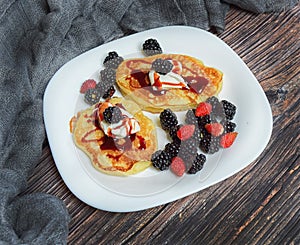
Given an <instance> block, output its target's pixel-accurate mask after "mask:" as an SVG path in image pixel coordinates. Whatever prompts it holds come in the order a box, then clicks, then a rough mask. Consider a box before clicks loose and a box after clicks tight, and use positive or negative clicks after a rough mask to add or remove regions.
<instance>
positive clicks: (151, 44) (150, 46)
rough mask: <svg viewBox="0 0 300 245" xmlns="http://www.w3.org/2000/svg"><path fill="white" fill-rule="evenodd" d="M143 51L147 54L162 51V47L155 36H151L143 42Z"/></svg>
mask: <svg viewBox="0 0 300 245" xmlns="http://www.w3.org/2000/svg"><path fill="white" fill-rule="evenodd" d="M143 51H144V53H145V54H146V55H147V56H150V55H155V54H161V53H162V49H161V47H160V45H159V43H158V41H157V40H156V39H153V38H149V39H147V40H146V41H145V42H144V43H143Z"/></svg>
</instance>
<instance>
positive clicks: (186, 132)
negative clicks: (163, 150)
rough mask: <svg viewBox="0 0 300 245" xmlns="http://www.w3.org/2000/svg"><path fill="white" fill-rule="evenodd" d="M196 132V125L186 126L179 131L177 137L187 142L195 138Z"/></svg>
mask: <svg viewBox="0 0 300 245" xmlns="http://www.w3.org/2000/svg"><path fill="white" fill-rule="evenodd" d="M194 132H195V125H194V124H186V125H183V126H182V127H181V128H180V129H178V130H177V137H178V138H179V139H180V140H187V139H189V138H191V137H192V136H193V134H194Z"/></svg>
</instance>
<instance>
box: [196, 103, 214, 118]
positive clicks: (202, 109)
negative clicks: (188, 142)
mask: <svg viewBox="0 0 300 245" xmlns="http://www.w3.org/2000/svg"><path fill="white" fill-rule="evenodd" d="M211 111H212V105H211V104H209V103H207V102H200V103H199V105H198V106H197V108H196V112H195V115H196V116H197V117H202V116H206V115H209V114H210V113H211Z"/></svg>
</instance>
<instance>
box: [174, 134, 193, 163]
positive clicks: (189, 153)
mask: <svg viewBox="0 0 300 245" xmlns="http://www.w3.org/2000/svg"><path fill="white" fill-rule="evenodd" d="M196 154H197V141H196V140H195V139H193V138H190V139H188V140H185V141H181V144H180V148H179V154H178V155H179V156H180V157H181V158H182V159H183V160H184V161H186V162H193V159H194V158H195V155H196Z"/></svg>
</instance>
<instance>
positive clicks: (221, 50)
mask: <svg viewBox="0 0 300 245" xmlns="http://www.w3.org/2000/svg"><path fill="white" fill-rule="evenodd" d="M148 38H155V39H157V40H158V42H159V43H160V45H161V47H162V48H163V52H164V53H179V54H186V55H190V56H193V57H196V58H198V59H200V60H202V61H203V62H204V64H205V65H207V66H212V67H215V68H217V69H219V70H221V71H222V72H223V73H224V80H223V89H222V91H221V93H220V95H219V98H220V99H226V100H228V101H231V102H233V103H234V104H235V105H236V106H237V108H238V109H237V114H236V116H235V119H234V122H235V123H236V124H237V130H236V131H238V133H239V135H238V137H237V139H236V142H235V143H234V144H233V146H232V147H231V148H229V149H226V150H222V151H220V152H219V153H217V154H215V155H210V156H208V160H207V162H206V163H205V165H204V168H203V170H201V171H200V172H199V173H197V174H196V175H185V176H184V177H181V178H179V177H176V176H174V175H173V174H170V171H164V172H160V171H156V170H154V169H152V168H150V169H148V170H146V171H145V172H143V173H140V174H138V175H136V176H129V177H116V176H108V175H105V174H102V173H100V172H99V171H96V170H95V169H94V168H93V167H92V165H91V163H90V162H89V159H88V158H87V157H86V156H85V155H84V154H83V153H82V152H81V151H80V150H79V149H77V148H76V147H75V145H74V143H73V140H72V135H71V133H70V129H69V121H70V119H71V118H72V116H74V115H75V114H76V112H78V111H79V110H80V109H84V108H86V107H88V105H87V104H85V103H84V102H83V98H82V95H80V94H79V88H80V86H81V84H82V82H83V81H84V80H86V79H88V78H95V79H97V74H99V71H100V69H103V66H102V61H103V60H104V57H105V56H106V55H107V53H108V52H110V51H113V50H114V51H117V52H118V54H119V55H120V56H122V57H124V58H130V57H142V54H141V46H142V43H143V42H144V41H145V40H146V39H148ZM117 95H120V93H118V92H117ZM146 114H147V115H148V116H150V117H153V118H155V117H157V116H158V115H157V114H156V115H150V114H151V113H146ZM178 116H179V117H180V116H181V114H180V113H178ZM44 120H45V127H46V131H47V136H48V140H49V144H50V148H51V151H52V154H53V158H54V161H55V163H56V165H57V168H58V171H59V173H60V175H61V176H62V178H63V180H64V182H65V183H66V185H67V186H68V188H69V189H70V190H71V192H72V193H73V194H74V195H76V196H77V197H78V198H79V199H80V200H82V201H83V202H85V203H87V204H88V205H91V206H93V207H95V208H98V209H102V210H107V211H113V212H130V211H138V210H143V209H146V208H151V207H155V206H158V205H161V204H165V203H168V202H171V201H174V200H177V199H180V198H182V197H185V196H187V195H190V194H192V193H195V192H198V191H200V190H202V189H204V188H206V187H208V186H211V185H213V184H215V183H217V182H219V181H222V180H224V179H226V178H228V177H229V176H231V175H233V174H235V173H237V172H238V171H240V170H241V169H243V168H244V167H246V166H247V165H248V164H250V163H251V162H252V161H254V160H255V159H256V158H257V157H258V156H259V155H260V154H261V152H262V151H263V150H264V148H265V147H266V145H267V143H268V141H269V139H270V137H271V132H272V124H273V121H272V112H271V108H270V105H269V103H268V100H267V98H266V96H265V94H264V91H263V90H262V88H261V86H260V85H259V83H258V81H257V80H256V78H255V77H254V75H253V74H252V73H251V71H250V70H249V68H248V67H247V66H246V64H245V63H244V62H243V61H242V60H241V58H240V57H239V56H238V55H237V54H236V53H235V52H234V51H233V50H232V49H231V48H230V47H229V46H228V45H226V44H225V43H224V42H223V41H222V40H220V39H219V38H218V37H216V36H215V35H213V34H211V33H209V32H206V31H203V30H201V29H197V28H194V27H186V26H169V27H162V28H156V29H152V30H148V31H144V32H140V33H137V34H133V35H130V36H127V37H124V38H121V39H118V40H115V41H112V42H110V43H107V44H104V45H101V46H99V47H96V48H94V49H92V50H89V51H88V52H85V53H83V54H81V55H79V56H78V57H76V58H74V59H72V60H71V61H69V62H68V63H66V64H65V65H64V66H63V67H61V68H60V69H59V70H58V71H57V72H56V74H55V75H54V76H53V78H52V79H51V80H50V82H49V84H48V86H47V89H46V91H45V95H44ZM163 133H164V132H163V131H161V130H158V141H159V147H160V148H161V147H163V146H164V144H165V143H166V142H165V137H164V135H163Z"/></svg>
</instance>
